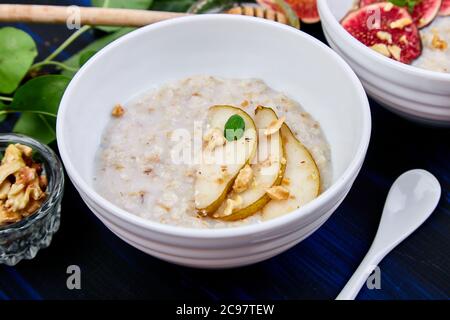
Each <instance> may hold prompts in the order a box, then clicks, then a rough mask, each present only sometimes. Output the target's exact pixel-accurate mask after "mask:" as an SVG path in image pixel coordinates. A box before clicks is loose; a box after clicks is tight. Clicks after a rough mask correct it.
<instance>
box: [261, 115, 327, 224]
mask: <svg viewBox="0 0 450 320" xmlns="http://www.w3.org/2000/svg"><path fill="white" fill-rule="evenodd" d="M281 135H282V137H283V145H284V149H285V155H286V160H287V163H286V171H285V173H284V178H283V181H282V183H281V185H280V186H276V187H273V188H271V189H269V190H268V194H269V196H270V197H271V199H272V201H270V202H269V203H268V204H267V205H266V206H265V207H264V208H263V210H262V218H263V220H269V219H273V218H276V217H279V216H282V215H285V214H287V213H290V212H292V211H294V210H296V209H298V208H300V207H301V206H303V205H305V204H306V203H308V202H310V201H312V200H314V199H315V198H316V197H317V196H318V195H319V192H320V173H319V169H318V168H317V165H316V163H315V161H314V159H313V157H312V156H311V154H310V152H309V151H308V149H307V148H306V147H305V146H304V145H303V144H302V143H301V142H300V141H299V140H298V139H297V138H296V136H295V135H294V133H293V132H292V131H291V129H290V128H289V127H288V126H287V125H286V124H283V125H282V127H281Z"/></svg>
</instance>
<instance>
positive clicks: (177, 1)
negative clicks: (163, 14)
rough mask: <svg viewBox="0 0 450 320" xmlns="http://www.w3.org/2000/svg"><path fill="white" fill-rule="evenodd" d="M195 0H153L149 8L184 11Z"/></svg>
mask: <svg viewBox="0 0 450 320" xmlns="http://www.w3.org/2000/svg"><path fill="white" fill-rule="evenodd" d="M195 2H196V0H155V1H154V3H153V5H152V6H151V8H150V9H152V10H158V11H171V12H186V11H187V10H188V9H189V8H190V7H191V6H192V5H193V4H194V3H195Z"/></svg>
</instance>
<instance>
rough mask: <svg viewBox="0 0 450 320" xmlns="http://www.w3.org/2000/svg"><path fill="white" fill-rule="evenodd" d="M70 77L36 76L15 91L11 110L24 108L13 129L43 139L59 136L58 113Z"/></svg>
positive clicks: (45, 140) (50, 140) (51, 139)
mask: <svg viewBox="0 0 450 320" xmlns="http://www.w3.org/2000/svg"><path fill="white" fill-rule="evenodd" d="M69 82H70V78H67V77H65V76H61V75H48V76H41V77H37V78H34V79H32V80H30V81H28V82H27V83H25V84H24V85H23V86H21V87H20V88H19V89H18V90H17V91H16V93H15V95H14V99H13V102H12V103H11V105H10V106H9V110H10V111H18V112H22V114H21V116H20V118H19V120H18V121H17V123H16V125H15V126H14V129H13V131H14V132H17V133H22V134H25V135H27V136H30V137H33V138H35V139H38V140H39V141H41V142H43V143H50V142H52V141H53V140H55V137H56V135H55V126H56V114H57V112H58V107H59V103H60V101H61V98H62V96H63V94H64V91H65V90H66V87H67V85H68V84H69Z"/></svg>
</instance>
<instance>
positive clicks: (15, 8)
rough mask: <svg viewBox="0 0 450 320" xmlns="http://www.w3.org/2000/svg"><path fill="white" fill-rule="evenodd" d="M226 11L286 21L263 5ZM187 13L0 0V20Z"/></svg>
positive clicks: (146, 19) (141, 21) (122, 20)
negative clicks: (8, 2) (20, 2)
mask: <svg viewBox="0 0 450 320" xmlns="http://www.w3.org/2000/svg"><path fill="white" fill-rule="evenodd" d="M227 13H230V14H241V15H247V16H255V17H261V18H264V19H268V20H272V21H278V22H280V23H284V24H286V23H287V22H286V17H285V16H284V15H283V14H280V13H276V12H274V11H273V10H270V9H265V8H262V7H247V6H244V7H236V8H233V9H231V10H229V11H228V12H227ZM188 15H190V14H188V13H175V12H164V11H150V10H132V9H112V8H96V7H78V6H71V7H65V6H46V5H20V4H0V22H26V23H48V24H66V23H72V24H73V23H76V22H79V23H80V24H81V25H91V26H122V27H141V26H145V25H148V24H152V23H155V22H158V21H162V20H167V19H171V18H176V17H183V16H188ZM78 19H79V20H78Z"/></svg>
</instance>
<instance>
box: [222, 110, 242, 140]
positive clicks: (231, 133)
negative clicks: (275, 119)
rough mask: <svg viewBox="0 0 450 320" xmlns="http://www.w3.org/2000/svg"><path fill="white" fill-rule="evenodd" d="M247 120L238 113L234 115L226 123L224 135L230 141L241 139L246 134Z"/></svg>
mask: <svg viewBox="0 0 450 320" xmlns="http://www.w3.org/2000/svg"><path fill="white" fill-rule="evenodd" d="M244 130H245V121H244V119H242V117H241V116H240V115H238V114H235V115H232V116H231V117H230V119H228V121H227V122H226V123H225V129H224V136H225V138H226V139H227V140H228V141H234V140H239V139H240V138H242V136H243V135H244Z"/></svg>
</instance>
